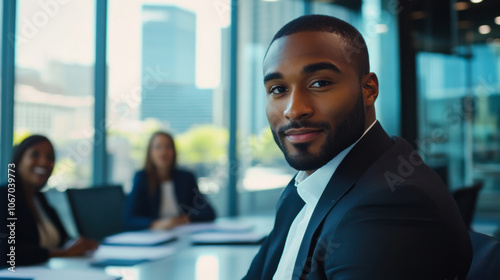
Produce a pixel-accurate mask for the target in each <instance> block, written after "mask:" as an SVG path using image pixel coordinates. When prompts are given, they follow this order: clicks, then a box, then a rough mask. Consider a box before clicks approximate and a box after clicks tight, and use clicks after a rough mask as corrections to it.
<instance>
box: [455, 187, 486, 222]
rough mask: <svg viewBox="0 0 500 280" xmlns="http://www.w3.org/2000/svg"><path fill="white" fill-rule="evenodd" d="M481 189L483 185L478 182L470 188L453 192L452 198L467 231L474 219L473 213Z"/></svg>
mask: <svg viewBox="0 0 500 280" xmlns="http://www.w3.org/2000/svg"><path fill="white" fill-rule="evenodd" d="M482 188H483V183H482V182H479V183H476V184H474V185H473V186H472V187H464V188H460V189H458V190H456V191H454V192H453V198H455V201H456V202H457V205H458V209H459V210H460V214H462V218H463V219H464V223H465V225H466V226H467V228H468V229H470V227H471V224H472V218H473V217H474V211H475V209H476V202H477V197H478V194H479V191H480V190H481V189H482Z"/></svg>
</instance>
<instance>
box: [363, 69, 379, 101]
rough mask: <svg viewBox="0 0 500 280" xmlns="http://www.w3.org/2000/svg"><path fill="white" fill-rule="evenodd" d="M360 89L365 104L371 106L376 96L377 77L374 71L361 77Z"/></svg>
mask: <svg viewBox="0 0 500 280" xmlns="http://www.w3.org/2000/svg"><path fill="white" fill-rule="evenodd" d="M361 90H362V91H363V98H364V102H365V106H367V107H371V106H373V105H374V104H375V100H377V97H378V78H377V75H376V74H375V73H368V74H366V75H364V76H363V78H361Z"/></svg>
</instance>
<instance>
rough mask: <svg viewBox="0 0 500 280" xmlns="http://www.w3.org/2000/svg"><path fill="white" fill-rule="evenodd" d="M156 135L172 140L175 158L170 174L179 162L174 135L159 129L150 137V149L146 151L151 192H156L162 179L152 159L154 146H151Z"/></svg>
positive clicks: (145, 166)
mask: <svg viewBox="0 0 500 280" xmlns="http://www.w3.org/2000/svg"><path fill="white" fill-rule="evenodd" d="M156 136H165V137H167V138H168V139H170V142H172V146H173V149H174V158H173V159H172V165H171V166H170V170H169V174H170V176H172V174H173V172H174V170H175V167H176V163H177V152H176V151H175V142H174V138H173V137H172V135H170V134H169V133H167V132H164V131H157V132H155V133H153V135H151V138H149V143H148V149H147V153H146V161H145V163H144V171H146V174H147V176H148V187H149V193H150V194H154V193H155V192H156V188H157V187H158V183H159V180H160V179H159V178H158V172H157V170H156V166H155V165H154V163H153V160H152V159H151V148H152V147H151V146H152V144H153V139H154V138H155V137H156Z"/></svg>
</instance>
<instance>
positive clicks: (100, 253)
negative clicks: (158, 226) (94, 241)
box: [92, 245, 175, 261]
mask: <svg viewBox="0 0 500 280" xmlns="http://www.w3.org/2000/svg"><path fill="white" fill-rule="evenodd" d="M174 252H175V249H174V248H172V247H169V246H152V247H139V246H107V245H101V246H99V248H98V249H97V251H96V252H95V253H94V255H93V256H92V259H93V260H94V261H97V260H103V259H120V260H157V259H161V258H164V257H167V256H170V255H172V254H173V253H174Z"/></svg>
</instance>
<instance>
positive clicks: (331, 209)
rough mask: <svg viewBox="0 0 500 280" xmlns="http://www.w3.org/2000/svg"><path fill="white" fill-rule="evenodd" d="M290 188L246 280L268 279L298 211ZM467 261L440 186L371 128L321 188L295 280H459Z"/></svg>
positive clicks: (462, 234)
mask: <svg viewBox="0 0 500 280" xmlns="http://www.w3.org/2000/svg"><path fill="white" fill-rule="evenodd" d="M293 182H294V180H292V182H290V184H289V185H288V186H287V187H286V188H285V190H284V191H283V194H282V196H281V198H280V200H279V202H278V206H277V214H276V221H275V225H274V229H273V230H272V231H271V233H270V235H269V237H268V238H267V239H266V240H265V241H264V243H263V245H262V247H261V249H260V251H259V253H258V254H257V255H256V257H255V259H254V260H253V262H252V265H251V267H250V269H249V271H248V274H247V276H246V277H245V278H244V279H249V280H250V279H251V280H256V279H272V277H273V275H274V273H275V271H276V268H277V265H278V263H279V260H280V257H281V254H282V251H283V247H284V244H285V240H286V236H287V234H288V230H289V228H290V225H291V223H292V222H293V220H294V218H295V216H296V215H297V213H298V212H299V211H300V209H301V208H302V206H303V205H304V202H302V200H301V199H300V197H299V196H298V195H297V191H296V187H295V186H294V183H293ZM471 258H472V249H471V243H470V240H469V236H468V233H467V229H466V227H465V225H464V223H463V221H462V219H461V216H460V213H459V212H458V209H457V206H456V204H455V202H454V201H453V198H452V197H451V195H450V194H449V193H448V191H447V189H446V186H445V185H444V184H443V182H442V181H441V180H440V179H439V177H438V176H437V175H436V174H435V173H434V172H433V171H431V169H430V168H429V167H427V166H426V165H425V164H423V162H422V160H421V158H420V157H419V156H418V155H417V153H416V152H415V151H414V150H413V149H412V148H411V146H410V145H409V144H408V143H407V142H406V141H405V140H403V139H400V138H394V139H391V138H389V136H388V135H387V134H386V133H385V131H384V130H383V129H382V127H381V126H380V124H378V123H377V124H376V125H375V126H374V127H372V129H371V130H370V131H369V132H367V134H366V135H365V136H364V137H363V138H362V139H361V140H360V141H359V142H358V143H357V144H356V145H355V146H354V148H353V149H352V150H351V151H350V152H349V154H348V155H347V156H346V157H345V159H344V160H343V161H342V163H341V164H340V165H339V167H338V168H337V170H336V172H335V173H334V174H333V176H332V178H331V179H330V181H329V183H328V184H327V186H326V189H325V191H324V193H323V195H322V196H321V198H320V200H319V202H318V204H317V206H316V208H315V210H314V213H313V215H312V217H311V220H310V222H309V225H308V227H307V229H306V232H305V235H304V238H303V240H302V243H301V245H300V249H299V253H298V256H297V261H296V263H295V269H294V273H293V279H335V280H345V279H353V280H359V279H370V280H378V279H380V280H390V279H394V280H396V279H397V280H401V279H405V280H408V279H426V280H429V279H439V280H445V279H448V280H451V279H453V280H455V279H465V276H466V275H467V271H468V269H469V266H470V263H471Z"/></svg>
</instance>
